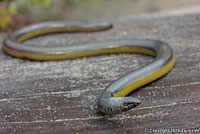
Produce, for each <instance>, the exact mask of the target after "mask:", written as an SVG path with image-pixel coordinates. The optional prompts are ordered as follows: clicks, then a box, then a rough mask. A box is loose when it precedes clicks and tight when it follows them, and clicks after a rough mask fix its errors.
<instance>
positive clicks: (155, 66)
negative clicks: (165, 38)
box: [3, 21, 175, 114]
mask: <svg viewBox="0 0 200 134" xmlns="http://www.w3.org/2000/svg"><path fill="white" fill-rule="evenodd" d="M111 27H112V25H111V24H109V23H95V24H93V23H80V22H69V21H55V22H43V23H39V24H33V25H29V26H27V27H24V28H22V29H19V30H17V31H15V32H13V33H11V34H9V35H8V36H7V38H6V39H5V41H4V45H3V49H4V50H5V51H6V52H7V53H8V54H10V55H12V56H15V57H19V58H28V59H32V60H40V61H47V60H64V59H74V58H81V57H87V56H96V55H104V54H113V53H115V54H117V53H138V54H145V55H150V56H153V57H155V60H154V61H152V62H151V63H149V64H148V65H146V66H144V67H141V68H139V69H137V70H134V71H133V72H131V73H129V74H127V75H125V76H124V77H122V78H120V79H118V80H116V81H115V82H114V83H112V84H111V85H110V86H109V87H107V89H105V90H104V91H103V93H102V94H101V95H100V97H99V98H98V101H97V105H98V108H99V110H100V111H101V112H102V113H104V114H116V113H121V112H123V111H127V110H130V109H132V108H133V107H135V106H137V105H139V104H140V103H141V101H140V100H138V99H136V98H133V97H130V96H129V97H125V96H126V95H128V94H129V93H130V92H132V91H133V90H135V89H137V88H139V87H141V86H143V85H145V84H147V83H150V82H152V81H154V80H156V79H158V78H160V77H162V76H163V75H165V74H166V73H168V72H169V71H170V70H171V69H172V67H173V66H174V63H175V56H174V53H173V50H172V48H171V47H170V46H169V45H168V44H166V43H165V42H161V41H156V40H137V39H130V40H111V41H103V42H96V43H88V44H80V45H75V46H65V47H36V46H26V45H24V44H22V42H23V41H25V40H27V39H29V38H32V37H35V36H39V35H43V34H48V33H54V32H94V31H101V30H106V29H109V28H111Z"/></svg>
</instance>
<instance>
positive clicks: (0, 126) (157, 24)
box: [0, 11, 200, 134]
mask: <svg viewBox="0 0 200 134" xmlns="http://www.w3.org/2000/svg"><path fill="white" fill-rule="evenodd" d="M113 22H114V23H115V27H114V29H113V30H109V31H106V32H99V33H92V34H89V33H86V34H56V35H48V36H44V37H39V38H36V39H33V40H31V41H27V42H26V43H27V44H29V45H40V46H43V45H47V44H48V45H49V46H50V45H55V44H56V45H57V44H59V45H66V43H67V44H68V45H70V44H79V43H80V42H92V41H101V40H109V39H130V38H133V37H134V38H142V39H158V40H162V41H166V42H168V43H169V44H170V45H171V46H172V47H173V48H174V50H175V52H176V59H177V62H176V65H175V68H174V69H173V70H172V71H171V72H170V73H169V74H168V75H167V76H165V77H163V78H161V79H159V80H157V81H155V82H153V83H151V84H148V85H147V86H145V87H143V88H141V89H139V90H137V91H136V92H134V93H132V94H131V95H132V96H136V97H138V98H139V99H141V100H142V104H141V105H139V106H138V107H136V108H135V109H133V110H131V111H129V112H126V113H123V114H119V115H113V116H104V115H102V114H100V113H99V112H98V110H97V108H96V98H97V97H98V96H99V95H100V93H101V92H102V91H103V90H104V89H105V88H106V87H107V86H108V85H109V84H110V83H112V82H113V81H114V80H116V79H118V78H119V77H121V76H123V75H125V74H127V73H128V72H130V71H131V70H134V69H136V68H138V67H140V66H143V65H145V64H147V63H148V62H150V61H151V60H152V58H150V57H146V56H141V55H128V54H120V55H109V56H98V57H91V58H83V59H76V60H69V61H51V62H37V61H30V60H23V59H17V58H13V57H10V56H8V55H7V54H6V53H5V52H3V51H0V133H48V134H51V133H52V134H54V133H59V134H62V133H74V134H76V133H77V134H78V133H79V134H88V133H92V134H104V133H115V134H121V133H141V134H143V133H151V131H153V129H154V131H156V129H170V128H179V129H186V128H191V129H198V130H199V131H200V129H199V128H200V118H199V117H200V106H199V105H200V79H199V75H200V61H199V58H200V45H199V43H200V34H199V31H200V23H199V22H200V17H199V11H195V12H192V13H191V12H190V13H187V12H176V14H174V13H167V14H166V13H160V14H155V15H146V16H139V17H131V16H129V17H124V18H123V19H118V20H113ZM4 37H5V34H4V33H1V34H0V38H1V42H2V40H3V38H4ZM1 45H2V44H1Z"/></svg>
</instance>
